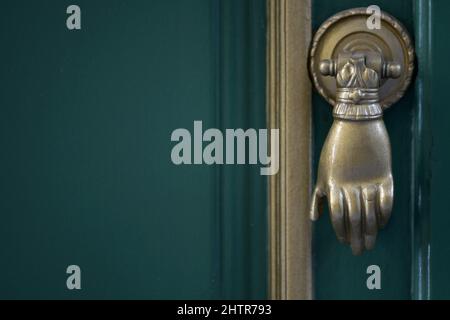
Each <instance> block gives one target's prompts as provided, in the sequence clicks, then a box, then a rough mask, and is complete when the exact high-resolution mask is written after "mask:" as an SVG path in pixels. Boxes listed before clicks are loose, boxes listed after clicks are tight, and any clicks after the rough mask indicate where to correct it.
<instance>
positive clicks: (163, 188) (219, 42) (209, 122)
mask: <svg viewBox="0 0 450 320" xmlns="http://www.w3.org/2000/svg"><path fill="white" fill-rule="evenodd" d="M70 4H72V2H71V1H66V0H64V1H51V0H40V1H24V0H15V1H12V0H11V1H2V3H1V5H0V8H1V10H0V17H1V18H0V39H1V42H2V44H3V46H2V50H1V51H0V61H1V70H0V77H1V83H2V94H1V95H0V112H1V114H0V130H1V134H0V150H1V151H2V152H1V153H0V163H1V166H0V176H1V179H0V190H1V197H0V199H1V200H0V214H1V220H2V221H1V223H0V245H1V249H0V275H1V276H0V278H1V279H0V298H8V299H18V298H39V299H44V298H58V299H71V298H77V299H87V298H100V299H104V298H113V299H117V298H125V299H130V298H140V299H154V298H158V299H163V298H177V299H183V298H187V299H200V298H264V297H266V291H267V290H266V286H267V280H266V274H267V272H266V266H267V252H266V251H267V250H266V248H265V246H264V245H261V244H264V243H267V236H266V228H267V223H266V216H267V215H266V206H265V203H266V191H265V190H266V189H265V179H263V178H262V177H261V176H259V171H258V170H257V168H256V167H246V166H241V167H236V166H230V167H227V168H225V167H222V168H221V167H207V166H182V167H176V166H174V165H173V164H172V163H171V161H170V151H171V148H172V146H173V143H171V142H170V135H171V132H172V131H173V130H174V129H176V128H188V129H189V130H191V131H192V130H193V128H192V126H193V121H194V120H203V123H204V127H205V128H206V127H231V128H236V127H239V126H242V127H256V128H258V127H263V126H264V125H265V84H264V81H265V80H264V79H265V1H264V0H245V1H219V0H217V1H209V0H172V1H166V0H152V1H144V0H139V1H133V2H132V3H131V2H130V3H129V2H124V1H118V0H108V1H106V0H97V1H87V0H79V1H77V4H78V5H79V6H80V7H81V9H82V30H81V31H77V32H73V31H68V30H67V29H66V26H65V22H66V21H65V20H66V13H65V11H66V8H67V6H68V5H70ZM70 264H77V265H79V266H80V267H81V269H82V290H81V291H68V290H67V289H66V277H67V275H66V273H65V271H66V267H67V266H68V265H70Z"/></svg>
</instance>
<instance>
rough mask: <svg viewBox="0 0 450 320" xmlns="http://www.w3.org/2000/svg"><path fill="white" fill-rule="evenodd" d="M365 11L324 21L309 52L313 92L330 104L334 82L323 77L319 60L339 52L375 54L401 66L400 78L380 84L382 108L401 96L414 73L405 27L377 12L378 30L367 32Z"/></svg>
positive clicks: (332, 101) (386, 15)
mask: <svg viewBox="0 0 450 320" xmlns="http://www.w3.org/2000/svg"><path fill="white" fill-rule="evenodd" d="M370 16H371V13H367V12H366V8H355V9H349V10H345V11H342V12H339V13H337V14H335V15H334V16H332V17H331V18H329V19H328V20H326V21H325V22H324V23H323V24H322V25H321V26H320V28H319V30H318V31H317V32H316V34H315V36H314V39H313V42H312V45H311V50H310V57H309V58H310V61H309V71H310V75H311V78H312V80H313V82H314V85H315V87H316V89H317V90H318V91H319V93H320V94H321V95H322V96H323V97H324V98H325V99H326V100H327V101H328V102H329V103H330V104H331V105H334V103H335V97H336V79H335V78H333V77H327V76H323V75H322V74H321V73H320V71H319V65H320V61H322V60H325V59H337V56H338V54H339V53H343V52H355V51H375V52H379V53H381V55H382V56H383V58H384V60H385V61H386V62H396V63H399V64H400V65H401V68H402V72H401V76H400V77H399V78H397V79H385V80H383V81H382V83H381V88H380V103H381V105H382V107H383V108H388V107H389V106H390V105H392V104H393V103H395V102H396V101H398V100H399V99H400V98H401V97H402V96H403V95H404V93H405V91H406V89H407V88H408V86H409V84H410V83H411V77H412V74H413V70H414V49H413V46H412V43H411V39H410V37H409V35H408V32H407V31H406V28H405V27H403V25H402V24H401V23H400V22H399V21H398V20H397V19H395V18H394V17H392V16H391V15H389V14H387V13H385V12H381V28H380V29H374V30H370V29H369V28H368V27H367V20H368V18H369V17H370Z"/></svg>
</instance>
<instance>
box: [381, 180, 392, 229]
mask: <svg viewBox="0 0 450 320" xmlns="http://www.w3.org/2000/svg"><path fill="white" fill-rule="evenodd" d="M393 204H394V182H393V179H392V176H391V175H390V176H389V177H387V178H386V179H385V181H383V182H382V183H381V184H380V186H379V189H378V207H379V210H380V221H379V223H380V227H381V228H383V227H384V226H386V224H387V223H388V221H389V219H390V217H391V213H392V206H393Z"/></svg>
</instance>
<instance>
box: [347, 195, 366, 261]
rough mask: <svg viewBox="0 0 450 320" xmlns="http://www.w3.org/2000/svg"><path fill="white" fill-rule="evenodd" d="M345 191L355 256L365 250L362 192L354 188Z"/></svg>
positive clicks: (351, 242) (351, 241) (351, 243)
mask: <svg viewBox="0 0 450 320" xmlns="http://www.w3.org/2000/svg"><path fill="white" fill-rule="evenodd" d="M343 190H344V197H345V207H346V210H347V212H348V220H349V227H350V230H349V231H350V232H349V233H350V246H351V248H352V252H353V254H354V255H360V254H361V253H362V252H363V250H364V244H363V232H362V231H363V228H362V214H361V195H360V191H359V189H357V188H353V187H344V188H343Z"/></svg>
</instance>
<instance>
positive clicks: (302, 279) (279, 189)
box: [267, 0, 313, 299]
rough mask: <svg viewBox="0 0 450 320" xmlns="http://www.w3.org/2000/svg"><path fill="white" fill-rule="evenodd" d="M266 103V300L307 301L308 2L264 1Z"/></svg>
mask: <svg viewBox="0 0 450 320" xmlns="http://www.w3.org/2000/svg"><path fill="white" fill-rule="evenodd" d="M267 8H268V10H267V11H268V46H267V66H268V67H267V102H268V106H267V107H268V122H269V127H270V128H279V129H280V171H279V173H278V174H277V175H276V176H272V177H271V178H270V180H269V210H270V214H269V220H270V221H269V226H270V229H269V234H270V268H269V269H270V272H269V277H270V281H269V284H270V298H271V299H311V298H312V295H313V292H312V270H311V222H310V220H309V215H308V206H309V199H310V194H311V144H312V143H311V137H312V135H311V84H310V80H309V77H308V69H307V65H308V63H307V62H308V48H309V44H310V40H311V0H267Z"/></svg>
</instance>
